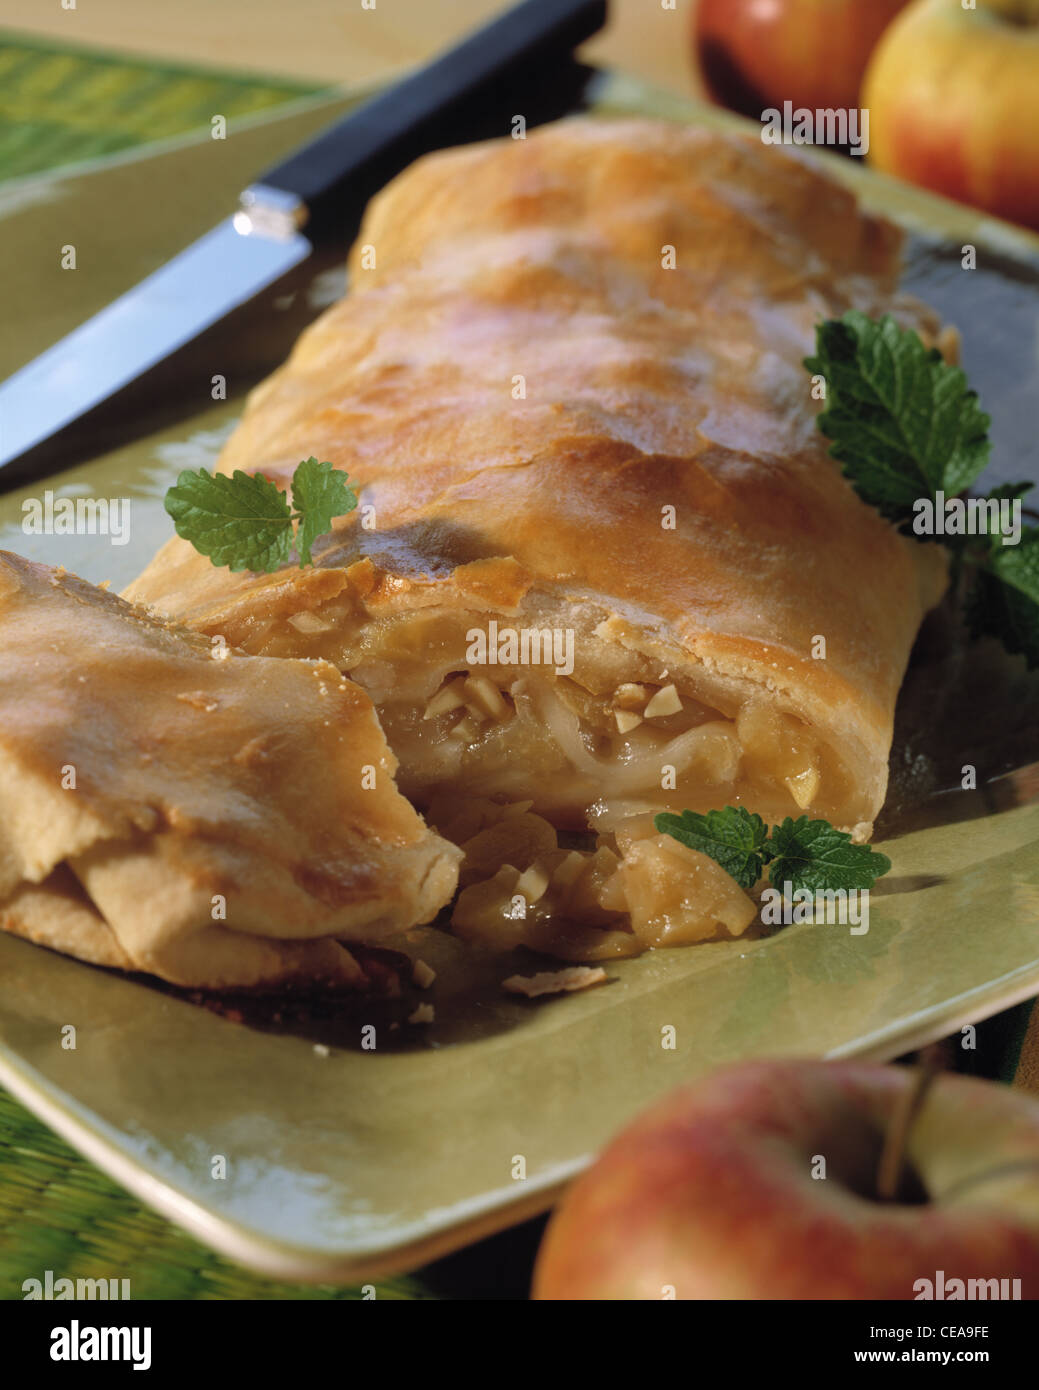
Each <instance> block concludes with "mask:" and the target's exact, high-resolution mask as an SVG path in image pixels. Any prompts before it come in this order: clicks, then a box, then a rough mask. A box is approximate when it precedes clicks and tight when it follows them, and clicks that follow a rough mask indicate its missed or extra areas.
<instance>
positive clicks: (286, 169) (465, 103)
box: [245, 0, 607, 225]
mask: <svg viewBox="0 0 1039 1390" xmlns="http://www.w3.org/2000/svg"><path fill="white" fill-rule="evenodd" d="M606 8H607V0H525V3H523V4H521V5H516V6H515V7H514V8H513V9H510V10H508V11H506V13H505V14H503V15H501V16H500V17H499V18H498V19H495V20H493V21H492V22H491V23H490V24H487V25H485V26H484V28H482V29H478V30H477V31H476V32H475V33H474V34H471V35H470V36H469V37H468V38H467V39H464V40H463V41H462V42H461V43H460V44H458V46H457V47H456V48H452V49H449V50H448V52H447V53H445V54H443V55H442V56H441V57H439V58H437V59H435V60H434V61H433V62H432V63H430V64H429V65H428V66H426V67H424V68H421V69H420V70H419V71H418V72H416V73H414V74H413V75H412V76H411V77H409V78H406V79H405V80H404V81H403V82H400V83H397V84H395V85H394V86H392V87H391V88H389V89H388V90H387V91H386V92H385V93H382V94H381V95H379V96H377V97H374V98H373V99H372V100H371V101H367V102H365V103H364V105H363V106H360V107H358V108H357V110H355V111H352V112H350V114H349V115H347V116H345V117H343V119H342V120H340V121H337V122H336V124H335V125H333V126H330V127H329V129H328V130H326V131H324V132H323V133H322V134H321V135H319V136H318V137H317V139H315V140H312V141H311V142H310V144H308V145H305V146H304V147H303V149H301V150H298V151H297V152H296V153H295V154H293V155H290V156H289V158H288V159H286V160H284V161H283V162H282V163H281V164H278V165H277V166H276V167H275V168H273V169H270V170H268V172H267V173H266V174H265V175H264V176H263V177H262V178H261V179H258V180H257V184H258V185H259V188H257V185H253V190H255V192H256V194H260V193H261V190H262V193H263V194H266V192H267V190H269V189H273V190H277V192H278V193H280V194H281V195H283V198H282V199H281V200H279V201H283V203H284V205H285V206H286V207H292V206H294V207H295V209H296V212H295V215H294V218H293V220H294V221H295V222H296V224H297V225H301V224H302V223H304V222H306V223H308V224H314V223H315V222H317V223H321V222H325V221H327V220H328V219H329V218H330V217H334V216H335V211H336V207H337V205H338V203H339V200H340V196H341V195H342V194H344V193H347V192H348V193H349V195H350V201H351V202H353V201H354V200H355V199H357V198H366V197H370V196H371V194H372V193H374V192H375V191H376V190H377V189H378V188H380V187H382V185H383V184H385V183H386V182H388V181H389V179H391V178H392V177H393V176H394V174H397V173H399V172H400V170H401V169H403V168H405V167H406V166H407V165H408V164H410V163H411V162H412V160H414V159H417V158H418V157H419V155H421V154H425V153H427V152H428V151H430V150H433V149H438V148H442V147H443V145H444V143H445V141H444V138H443V134H444V128H445V126H446V127H447V129H448V130H449V131H450V133H451V138H452V141H459V140H461V139H465V138H466V135H465V134H464V133H460V132H465V131H466V129H467V119H468V117H469V115H470V113H471V115H472V116H473V117H477V116H479V115H480V114H481V111H480V108H481V105H483V104H485V103H487V102H488V101H489V100H492V99H494V98H500V97H502V96H504V95H505V94H508V95H509V96H510V98H512V99H513V100H518V99H520V98H521V95H522V87H523V81H522V80H521V79H528V80H529V82H530V83H531V84H532V86H536V85H537V83H538V80H539V77H540V76H543V75H544V74H543V73H542V69H545V70H546V71H551V70H558V69H559V68H560V60H561V59H569V55H570V53H571V51H572V50H573V49H574V48H575V47H576V45H577V44H579V43H581V42H582V41H583V40H584V39H586V38H588V37H590V35H592V34H594V33H595V32H596V31H597V30H598V29H600V28H601V27H602V26H603V24H604V23H605V22H606ZM518 80H519V82H520V86H519V89H518V88H517V81H518ZM518 113H519V114H525V113H523V111H522V107H520V108H518ZM483 114H485V113H483ZM481 133H482V132H481ZM508 133H509V130H508V126H503V127H502V129H501V134H502V135H507V134H508ZM469 138H473V137H472V136H470V137H469ZM477 138H479V137H477ZM253 190H247V195H246V198H245V200H246V203H247V204H248V202H249V201H250V199H249V197H248V195H249V194H250V193H252V192H253Z"/></svg>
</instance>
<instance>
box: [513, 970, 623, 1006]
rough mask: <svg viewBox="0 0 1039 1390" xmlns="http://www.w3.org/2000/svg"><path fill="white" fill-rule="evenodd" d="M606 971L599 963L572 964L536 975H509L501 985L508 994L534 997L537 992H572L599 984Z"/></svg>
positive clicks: (602, 981)
mask: <svg viewBox="0 0 1039 1390" xmlns="http://www.w3.org/2000/svg"><path fill="white" fill-rule="evenodd" d="M605 980H606V971H605V970H604V969H603V968H602V966H601V965H596V966H591V965H572V966H570V967H568V968H567V969H566V970H543V971H542V972H541V973H540V974H538V975H510V976H509V978H508V979H507V980H502V982H501V987H502V989H504V990H508V992H509V993H510V994H525V995H526V996H527V998H528V999H536V998H537V997H538V995H539V994H572V993H573V992H574V990H575V989H587V988H588V987H589V985H601V984H603V983H604V982H605Z"/></svg>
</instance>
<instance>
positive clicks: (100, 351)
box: [0, 0, 606, 491]
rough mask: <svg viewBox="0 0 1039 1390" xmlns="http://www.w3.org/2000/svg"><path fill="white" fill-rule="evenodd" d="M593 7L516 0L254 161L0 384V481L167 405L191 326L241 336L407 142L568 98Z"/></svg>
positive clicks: (575, 95) (25, 476)
mask: <svg viewBox="0 0 1039 1390" xmlns="http://www.w3.org/2000/svg"><path fill="white" fill-rule="evenodd" d="M605 20H606V0H525V3H523V4H519V5H517V6H515V7H514V8H513V9H510V10H508V11H507V12H506V13H505V14H503V15H501V16H500V17H499V18H497V19H495V20H493V21H492V22H491V23H490V24H488V25H486V26H485V27H483V28H482V29H478V30H477V31H476V32H475V33H473V34H471V35H470V36H469V37H468V38H466V39H464V40H463V41H462V42H461V43H460V44H459V45H458V46H457V47H455V48H453V49H450V50H449V51H448V52H447V53H445V54H443V55H442V56H441V57H439V58H437V59H435V60H434V61H433V62H432V63H430V64H429V65H428V66H426V67H424V68H422V69H420V70H419V71H417V72H416V73H414V74H413V75H412V76H409V77H407V78H405V79H404V80H403V81H402V82H400V83H398V84H397V85H395V86H394V87H391V88H389V89H388V90H387V91H385V92H383V93H381V94H380V95H379V96H377V97H375V98H373V99H372V100H370V101H367V102H365V103H364V104H363V105H362V106H360V107H358V108H357V109H356V110H355V111H352V112H351V113H350V114H349V115H347V116H345V117H344V118H343V119H342V120H340V121H338V122H336V124H334V125H333V126H331V128H330V129H328V130H326V131H324V132H323V133H322V134H321V135H319V136H318V137H317V138H316V139H315V140H313V141H311V142H310V143H309V144H307V145H305V146H304V147H303V148H302V149H300V150H298V151H296V153H295V154H293V155H290V156H289V158H288V159H287V160H285V161H283V162H282V163H281V164H279V165H277V166H276V167H275V168H273V169H270V170H268V171H267V173H266V174H264V175H263V176H262V177H261V178H260V179H259V180H258V181H257V182H256V183H254V184H252V185H250V187H249V188H247V189H246V190H245V191H244V192H243V193H242V194H241V197H240V199H239V206H238V209H237V211H235V212H234V213H232V214H231V215H230V216H229V217H227V218H226V219H225V220H224V221H223V222H221V223H220V224H219V225H218V226H216V227H214V228H213V230H212V231H210V232H207V233H206V234H205V235H204V236H202V237H200V238H199V240H198V241H196V242H194V243H193V244H192V245H191V246H189V247H188V248H187V249H186V250H184V251H182V252H181V253H180V254H179V255H178V256H175V257H174V258H173V259H172V260H171V261H169V262H167V264H166V265H164V266H162V267H161V268H160V269H159V270H157V271H155V272H154V273H153V274H151V275H149V276H148V277H147V278H146V279H144V280H142V281H141V282H140V284H138V285H136V286H135V287H134V288H133V289H131V290H129V291H128V292H127V293H126V294H124V295H122V296H120V298H119V299H117V300H115V301H114V302H113V303H112V304H109V305H108V306H107V307H106V308H105V309H103V310H101V312H100V313H98V314H95V315H94V317H93V318H91V319H88V320H87V321H86V322H85V323H83V324H81V325H80V327H78V328H76V329H74V330H73V332H71V333H70V334H68V335H67V336H66V337H65V338H63V339H61V341H60V342H58V343H56V344H55V345H54V346H53V347H51V348H48V349H47V351H46V352H44V353H42V354H41V355H40V356H39V357H37V358H35V359H34V360H33V361H31V362H30V363H28V365H26V366H25V367H22V368H21V369H20V370H19V371H17V372H15V373H14V375H13V376H10V377H9V378H8V379H7V380H6V381H5V382H4V383H3V384H2V385H0V491H6V490H8V489H10V488H12V487H17V486H20V485H22V484H24V483H27V482H32V481H35V480H36V479H38V478H43V477H46V476H48V475H49V474H51V473H54V472H57V471H58V470H60V469H63V468H67V467H69V465H70V464H71V463H73V462H75V461H77V459H78V458H80V457H83V456H84V455H85V454H89V453H94V454H96V453H99V452H101V451H102V450H103V449H105V448H110V447H114V446H115V444H116V443H118V442H119V441H120V439H121V438H122V437H125V436H126V434H127V432H128V427H129V426H131V425H132V421H133V419H134V417H135V415H136V414H137V413H138V412H139V411H140V410H141V409H154V405H155V402H156V400H158V399H161V398H162V397H163V395H164V394H165V395H166V397H167V407H168V405H169V394H170V390H171V387H172V386H173V385H174V384H175V383H176V382H177V381H178V379H181V377H182V374H183V371H184V370H185V368H186V367H187V365H188V363H189V361H190V359H191V357H192V356H194V355H195V354H197V352H198V351H199V349H200V346H201V341H202V340H203V337H204V339H205V342H206V343H209V342H210V341H211V340H213V341H215V340H216V339H218V338H219V337H220V336H221V335H222V336H223V339H224V341H225V342H227V341H231V342H235V341H238V342H242V341H244V342H249V341H250V340H251V339H252V338H253V336H254V335H252V334H250V333H248V331H247V330H246V328H245V325H246V324H247V322H248V313H249V312H250V311H251V312H252V313H253V314H255V313H256V312H258V310H259V309H260V308H262V307H265V306H269V305H270V304H271V303H272V301H273V300H275V299H278V300H279V302H280V303H284V302H285V301H286V300H289V299H291V296H292V294H293V293H296V291H297V290H298V288H299V286H300V284H301V283H302V282H301V280H300V271H301V268H302V267H303V266H304V264H310V263H311V262H312V261H313V260H314V259H315V252H316V251H325V252H327V251H328V250H329V249H332V250H334V251H335V254H336V255H337V256H339V255H341V254H342V252H343V251H344V250H345V247H346V245H347V244H348V243H349V242H350V241H351V240H352V239H353V236H354V233H355V232H356V230H357V227H358V226H359V224H360V219H361V214H362V213H363V211H364V207H365V205H366V204H367V202H368V199H369V198H370V197H371V196H372V194H374V193H375V192H377V191H378V190H379V189H380V188H381V187H382V186H383V185H384V184H385V183H387V182H388V181H389V180H390V179H391V178H392V177H393V176H394V175H395V174H397V173H399V172H400V170H401V169H403V168H405V167H406V166H407V165H408V164H410V163H411V162H412V161H413V160H414V159H416V158H418V156H419V155H422V154H425V153H427V152H429V151H431V150H434V149H442V148H445V147H446V146H449V145H454V144H463V143H466V142H468V141H471V140H478V139H484V138H489V137H490V136H493V135H506V134H508V133H509V132H510V130H511V129H512V122H513V118H514V117H515V116H516V115H522V116H523V118H524V120H525V122H526V124H527V125H528V126H530V125H536V124H539V123H541V122H543V121H546V120H552V119H555V118H557V117H558V116H560V115H563V114H565V113H566V112H567V111H568V110H571V109H573V107H574V106H575V105H577V104H578V102H579V101H580V99H581V96H582V94H583V92H584V89H585V88H586V86H587V84H588V81H589V78H590V76H591V75H592V69H589V68H587V67H584V66H583V65H582V64H580V63H578V62H576V61H575V60H574V58H573V56H572V50H573V48H574V47H575V46H576V45H577V44H579V43H580V42H582V41H583V40H584V39H586V38H588V37H589V36H590V35H591V34H594V33H595V32H596V31H597V30H598V29H599V28H601V27H602V25H603V24H604V23H605ZM299 297H300V298H303V296H299ZM316 313H317V310H316V309H315V310H314V311H313V313H312V314H311V317H313V316H316ZM293 326H294V327H295V329H296V331H297V332H298V330H299V328H300V327H301V326H302V325H301V324H299V323H298V322H296V323H294V325H293ZM229 334H230V335H231V336H230V339H229V338H228V335H229ZM267 365H273V364H267Z"/></svg>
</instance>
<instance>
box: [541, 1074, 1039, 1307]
mask: <svg viewBox="0 0 1039 1390" xmlns="http://www.w3.org/2000/svg"><path fill="white" fill-rule="evenodd" d="M913 1083H914V1075H913V1073H912V1072H910V1071H908V1070H906V1069H903V1068H901V1067H882V1066H876V1065H871V1064H866V1063H861V1064H859V1063H838V1062H814V1061H766V1062H751V1063H745V1064H743V1065H741V1066H738V1067H732V1068H727V1069H725V1070H723V1071H720V1072H716V1073H714V1074H713V1075H710V1076H708V1077H706V1078H704V1079H703V1080H701V1081H698V1082H696V1083H694V1084H693V1085H691V1086H687V1087H684V1088H683V1089H681V1090H679V1091H676V1092H674V1093H672V1094H671V1095H669V1096H667V1097H665V1099H664V1100H663V1101H661V1102H660V1103H658V1104H657V1105H655V1106H654V1107H652V1108H651V1109H650V1110H648V1111H647V1112H646V1113H645V1114H643V1115H641V1116H640V1117H639V1118H638V1119H637V1120H636V1121H635V1122H634V1123H633V1124H631V1125H630V1126H629V1127H628V1128H627V1129H626V1130H624V1131H623V1132H622V1133H621V1134H620V1135H619V1137H618V1138H616V1139H615V1140H614V1141H613V1142H612V1143H611V1144H610V1145H609V1146H608V1148H607V1149H606V1150H605V1152H604V1153H603V1154H602V1156H601V1157H600V1158H599V1159H598V1161H597V1162H596V1163H595V1164H594V1165H593V1166H592V1167H591V1168H590V1169H589V1170H588V1172H586V1173H585V1174H584V1175H583V1176H582V1177H580V1178H579V1179H578V1180H577V1182H576V1183H575V1184H574V1185H573V1187H571V1188H570V1189H569V1190H568V1192H567V1193H566V1195H565V1197H564V1198H563V1201H562V1204H561V1205H560V1207H559V1208H558V1209H557V1211H556V1212H555V1214H554V1215H553V1217H552V1219H551V1221H550V1223H549V1226H548V1229H547V1231H546V1233H545V1237H544V1240H543V1242H542V1245H541V1249H540V1251H539V1254H538V1259H537V1265H536V1268H535V1271H534V1289H533V1296H534V1297H535V1298H538V1299H660V1298H667V1297H675V1298H682V1299H717V1298H722V1299H860V1298H862V1299H914V1298H917V1297H919V1296H920V1295H921V1293H923V1292H924V1287H923V1285H922V1284H921V1282H920V1281H923V1280H929V1281H931V1283H932V1284H935V1283H936V1282H937V1281H938V1280H939V1279H943V1280H944V1284H945V1288H946V1290H947V1292H946V1294H945V1296H946V1297H948V1296H949V1294H948V1289H949V1281H950V1280H952V1279H962V1280H964V1281H967V1280H970V1279H975V1280H978V1279H986V1280H988V1279H1000V1280H1002V1279H1006V1280H1008V1281H1011V1282H1010V1283H1009V1284H1008V1286H1007V1288H1008V1293H1009V1294H1010V1296H1013V1292H1014V1286H1013V1283H1012V1281H1013V1280H1014V1279H1020V1280H1021V1287H1020V1296H1021V1297H1022V1298H1035V1297H1039V1104H1036V1103H1035V1101H1032V1100H1029V1099H1028V1098H1027V1097H1025V1096H1023V1095H1021V1094H1020V1093H1019V1092H1015V1091H1011V1090H1010V1089H1009V1088H1007V1087H1004V1086H1000V1085H997V1084H995V1083H992V1082H985V1081H975V1080H971V1079H968V1078H965V1077H960V1076H950V1075H943V1076H940V1077H939V1078H938V1079H937V1080H936V1081H935V1083H934V1085H933V1086H932V1088H931V1090H930V1091H929V1092H928V1093H927V1095H926V1096H925V1098H924V1100H923V1104H922V1107H921V1109H920V1111H919V1114H918V1115H917V1118H916V1120H915V1121H914V1123H913V1125H912V1126H911V1128H910V1131H909V1139H908V1145H907V1148H906V1158H905V1162H906V1178H905V1180H904V1183H903V1188H902V1191H901V1193H900V1200H899V1201H897V1202H894V1201H893V1202H881V1201H879V1200H878V1199H877V1198H876V1196H875V1183H876V1175H877V1168H878V1161H879V1156H880V1153H881V1150H882V1146H883V1140H884V1136H885V1134H886V1133H887V1130H888V1127H889V1125H890V1123H891V1119H892V1114H893V1112H894V1111H895V1109H896V1107H897V1106H898V1104H899V1102H900V1100H903V1101H904V1099H905V1092H906V1090H907V1088H908V1087H911V1086H912V1085H913ZM820 1160H824V1161H825V1176H813V1170H814V1172H815V1173H819V1172H820V1171H821V1164H820ZM939 1271H941V1274H939Z"/></svg>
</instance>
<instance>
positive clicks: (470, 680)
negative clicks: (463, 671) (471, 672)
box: [464, 676, 509, 720]
mask: <svg viewBox="0 0 1039 1390" xmlns="http://www.w3.org/2000/svg"><path fill="white" fill-rule="evenodd" d="M464 690H465V694H466V696H467V699H466V704H467V705H468V706H469V709H470V711H473V706H474V705H475V706H476V708H477V709H478V710H479V711H480V713H481V715H482V716H483V717H485V718H488V719H498V720H501V719H504V718H505V716H506V715H507V714H508V712H509V707H508V705H507V704H506V703H505V701H504V699H503V698H502V693H501V691H500V690H499V689H498V687H497V686H496V685H495V684H494V682H493V681H492V680H489V679H488V678H487V677H486V676H467V677H466V678H465V682H464Z"/></svg>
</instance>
